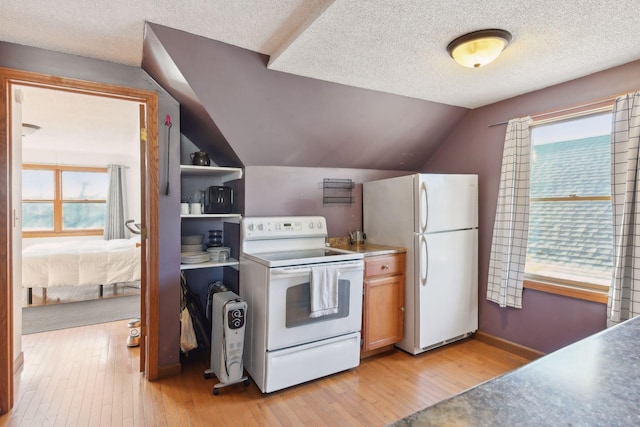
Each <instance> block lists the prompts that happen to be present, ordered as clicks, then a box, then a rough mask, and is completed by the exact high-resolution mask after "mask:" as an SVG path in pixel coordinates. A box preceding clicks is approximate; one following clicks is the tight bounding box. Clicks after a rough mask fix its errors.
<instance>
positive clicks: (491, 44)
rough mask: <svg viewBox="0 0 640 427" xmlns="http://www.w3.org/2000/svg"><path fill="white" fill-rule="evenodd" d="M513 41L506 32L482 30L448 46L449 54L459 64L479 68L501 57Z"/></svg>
mask: <svg viewBox="0 0 640 427" xmlns="http://www.w3.org/2000/svg"><path fill="white" fill-rule="evenodd" d="M510 41H511V34H510V33H509V32H508V31H505V30H480V31H474V32H473V33H469V34H465V35H464V36H460V37H458V38H457V39H455V40H454V41H452V42H451V43H449V46H447V52H449V55H451V57H452V58H453V59H455V60H456V62H458V64H460V65H462V66H464V67H469V68H478V67H482V66H483V65H486V64H488V63H489V62H491V61H493V60H494V59H496V58H497V57H498V55H500V53H501V52H502V51H503V50H504V48H505V47H507V45H508V44H509V42H510Z"/></svg>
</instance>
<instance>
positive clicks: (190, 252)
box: [180, 235, 211, 264]
mask: <svg viewBox="0 0 640 427" xmlns="http://www.w3.org/2000/svg"><path fill="white" fill-rule="evenodd" d="M203 240H204V239H203V236H202V235H194V236H182V245H181V246H180V262H182V264H199V263H201V262H207V261H209V259H210V258H211V255H210V254H209V253H208V252H205V251H203V250H202V241H203Z"/></svg>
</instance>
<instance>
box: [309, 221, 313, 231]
mask: <svg viewBox="0 0 640 427" xmlns="http://www.w3.org/2000/svg"><path fill="white" fill-rule="evenodd" d="M309 228H310V229H312V230H313V223H312V222H310V223H309Z"/></svg>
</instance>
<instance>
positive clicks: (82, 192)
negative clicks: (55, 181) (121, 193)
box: [62, 171, 109, 228]
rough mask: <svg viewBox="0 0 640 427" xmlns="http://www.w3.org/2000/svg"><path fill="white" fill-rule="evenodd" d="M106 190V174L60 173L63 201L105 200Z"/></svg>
mask: <svg viewBox="0 0 640 427" xmlns="http://www.w3.org/2000/svg"><path fill="white" fill-rule="evenodd" d="M108 188H109V187H108V177H107V173H106V172H73V171H63V172H62V199H63V200H106V199H107V191H108ZM100 228H102V227H100Z"/></svg>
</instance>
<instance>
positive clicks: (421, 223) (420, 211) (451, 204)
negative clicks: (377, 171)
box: [362, 174, 478, 354]
mask: <svg viewBox="0 0 640 427" xmlns="http://www.w3.org/2000/svg"><path fill="white" fill-rule="evenodd" d="M362 198H363V229H364V232H365V233H366V236H367V243H377V244H383V245H392V246H401V247H405V248H407V265H406V282H405V304H404V338H403V339H402V341H400V342H399V343H397V344H396V346H397V347H399V348H401V349H403V350H404V351H407V352H409V353H411V354H418V353H422V352H424V351H426V350H429V349H432V348H435V347H439V346H441V345H444V344H447V343H449V342H453V341H457V340H460V339H462V338H465V337H467V336H469V335H470V334H471V333H473V332H475V331H476V330H477V329H478V176H477V175H445V174H413V175H407V176H401V177H397V178H390V179H383V180H379V181H372V182H366V183H364V184H363V195H362Z"/></svg>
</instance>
